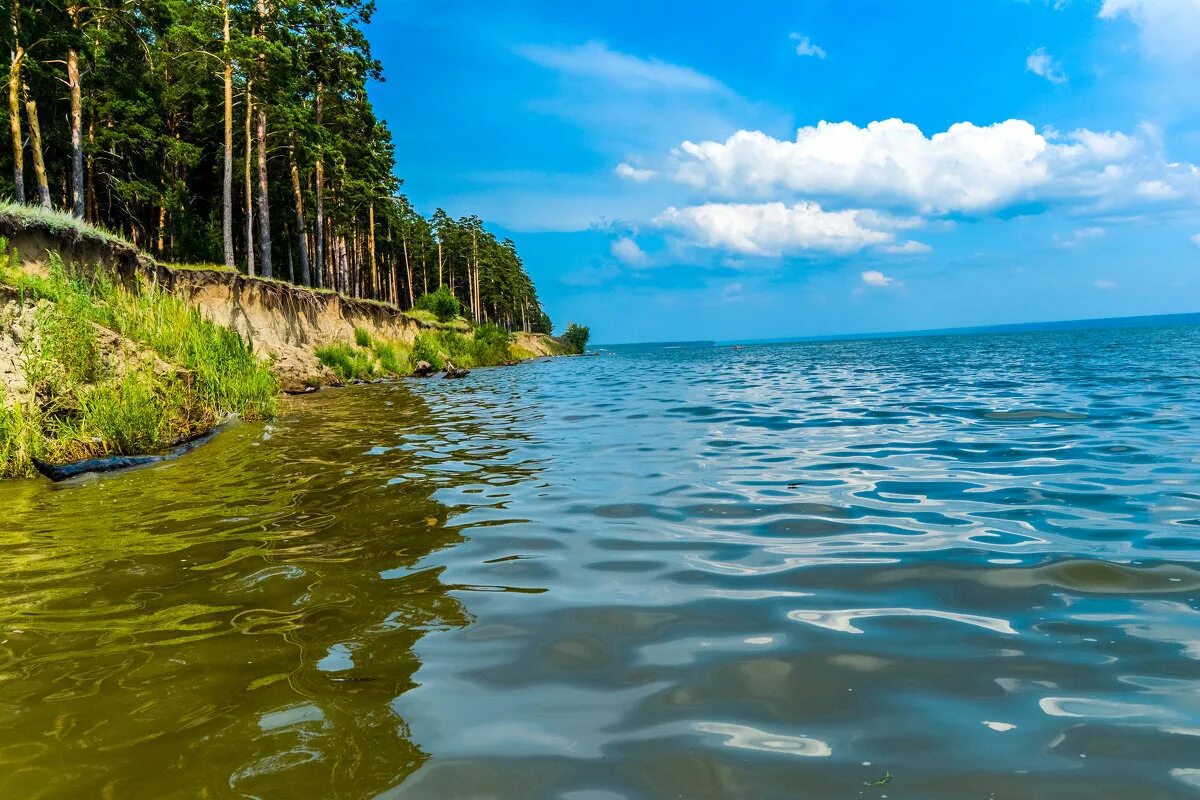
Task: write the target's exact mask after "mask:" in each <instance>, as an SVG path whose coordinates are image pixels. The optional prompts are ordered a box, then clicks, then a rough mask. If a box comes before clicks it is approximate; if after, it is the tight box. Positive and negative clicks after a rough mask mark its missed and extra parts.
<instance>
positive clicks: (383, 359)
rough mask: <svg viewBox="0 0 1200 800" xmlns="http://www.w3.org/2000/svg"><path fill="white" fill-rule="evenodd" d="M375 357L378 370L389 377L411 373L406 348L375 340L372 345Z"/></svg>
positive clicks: (393, 343)
mask: <svg viewBox="0 0 1200 800" xmlns="http://www.w3.org/2000/svg"><path fill="white" fill-rule="evenodd" d="M374 348H375V357H376V358H377V359H379V369H381V370H382V371H384V372H387V373H389V374H391V375H407V374H408V373H410V372H412V364H411V363H410V362H409V351H408V348H406V347H404V346H403V345H400V344H398V343H396V342H385V341H381V340H376V341H375V343H374Z"/></svg>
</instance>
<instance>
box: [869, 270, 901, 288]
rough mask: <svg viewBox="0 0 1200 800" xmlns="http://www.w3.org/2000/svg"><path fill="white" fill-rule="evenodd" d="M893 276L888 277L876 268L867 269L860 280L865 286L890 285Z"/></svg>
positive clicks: (893, 279)
mask: <svg viewBox="0 0 1200 800" xmlns="http://www.w3.org/2000/svg"><path fill="white" fill-rule="evenodd" d="M895 280H896V279H895V278H889V277H888V276H887V275H884V274H883V273H882V272H880V271H879V270H877V269H869V270H867V271H866V272H864V273H863V274H862V282H863V283H865V284H866V285H867V286H878V287H884V286H891V285H892V283H893V282H895Z"/></svg>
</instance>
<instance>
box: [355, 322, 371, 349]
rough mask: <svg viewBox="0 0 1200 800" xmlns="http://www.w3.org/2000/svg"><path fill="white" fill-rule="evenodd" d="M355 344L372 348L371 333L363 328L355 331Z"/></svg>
mask: <svg viewBox="0 0 1200 800" xmlns="http://www.w3.org/2000/svg"><path fill="white" fill-rule="evenodd" d="M354 343H355V344H356V345H358V346H359V347H370V346H371V332H370V331H369V330H367V329H366V328H363V327H361V326H360V327H357V328H355V329H354Z"/></svg>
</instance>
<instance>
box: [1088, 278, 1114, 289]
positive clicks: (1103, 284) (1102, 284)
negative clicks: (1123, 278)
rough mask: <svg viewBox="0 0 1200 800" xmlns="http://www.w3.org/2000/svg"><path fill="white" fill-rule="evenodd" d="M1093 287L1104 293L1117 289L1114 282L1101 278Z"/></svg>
mask: <svg viewBox="0 0 1200 800" xmlns="http://www.w3.org/2000/svg"><path fill="white" fill-rule="evenodd" d="M1092 285H1093V286H1095V287H1096V288H1097V289H1101V290H1104V291H1109V290H1111V289H1115V288H1117V284H1116V283H1115V282H1114V281H1110V280H1108V279H1107V278H1101V279H1099V280H1097V281H1094V282H1093V283H1092Z"/></svg>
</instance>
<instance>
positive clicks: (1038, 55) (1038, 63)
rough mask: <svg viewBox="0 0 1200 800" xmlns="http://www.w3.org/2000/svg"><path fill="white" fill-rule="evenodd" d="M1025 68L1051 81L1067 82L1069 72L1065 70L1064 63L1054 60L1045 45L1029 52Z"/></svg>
mask: <svg viewBox="0 0 1200 800" xmlns="http://www.w3.org/2000/svg"><path fill="white" fill-rule="evenodd" d="M1025 69H1027V70H1029V71H1030V72H1032V73H1033V74H1034V75H1040V76H1041V77H1043V78H1045V79H1046V80H1048V81H1050V82H1051V83H1066V82H1067V74H1066V73H1065V72H1063V68H1062V64H1060V63H1058V62H1057V61H1056V60H1054V59H1053V58H1052V57H1051V56H1050V54H1049V53H1047V52H1046V48H1044V47H1039V48H1038V49H1037V50H1034V51H1033V52H1032V53H1030V54H1029V57H1028V58H1026V59H1025Z"/></svg>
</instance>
